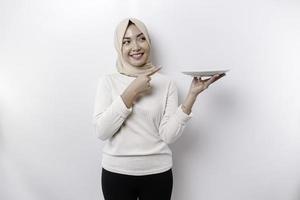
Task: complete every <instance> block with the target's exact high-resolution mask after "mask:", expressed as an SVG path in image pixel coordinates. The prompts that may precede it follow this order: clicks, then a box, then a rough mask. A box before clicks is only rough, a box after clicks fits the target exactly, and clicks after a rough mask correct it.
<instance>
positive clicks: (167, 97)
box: [93, 18, 224, 200]
mask: <svg viewBox="0 0 300 200" xmlns="http://www.w3.org/2000/svg"><path fill="white" fill-rule="evenodd" d="M150 45H151V41H150V38H149V35H148V32H147V29H146V27H145V25H144V24H143V23H142V22H141V21H139V20H137V19H135V18H126V19H124V20H123V21H121V22H120V23H119V25H118V26H117V28H116V31H115V48H116V50H117V52H118V59H117V64H116V65H117V70H118V72H117V73H112V74H108V75H104V76H102V77H101V78H100V79H99V84H98V89H97V95H96V101H95V112H94V119H93V120H94V124H95V127H96V132H97V135H98V138H99V139H101V140H103V141H105V142H106V143H105V145H104V147H103V154H102V177H101V181H102V191H103V195H104V198H105V199H106V200H136V199H137V198H139V200H153V199H155V200H169V199H171V194H172V187H173V175H172V152H171V150H170V148H169V147H168V144H170V143H173V142H175V141H176V140H177V139H178V138H179V137H180V136H181V134H182V132H183V129H184V127H185V125H186V123H187V122H188V121H189V119H190V118H191V117H192V115H193V114H192V112H191V110H192V106H193V104H194V102H195V100H196V98H197V96H198V95H199V94H200V93H201V92H202V91H203V90H205V89H206V88H207V87H208V86H209V85H210V84H211V83H213V82H214V81H216V80H218V79H219V78H221V77H222V76H224V74H221V75H215V76H213V77H211V78H209V79H207V80H201V79H197V78H196V77H195V78H194V79H193V80H192V83H191V86H190V88H189V92H188V95H187V97H186V98H185V100H184V102H183V103H182V104H180V106H178V94H177V87H176V85H175V82H174V81H172V80H170V79H168V78H167V77H166V76H165V75H163V74H160V73H159V72H158V71H159V69H160V68H158V67H156V66H154V65H153V64H152V63H151V62H150V48H151V46H150Z"/></svg>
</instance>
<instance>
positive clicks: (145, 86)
mask: <svg viewBox="0 0 300 200" xmlns="http://www.w3.org/2000/svg"><path fill="white" fill-rule="evenodd" d="M160 69H161V67H159V68H156V69H154V70H153V71H151V72H149V73H147V74H143V75H139V76H137V78H136V79H134V81H132V82H131V83H130V84H129V86H128V87H127V88H126V90H125V91H124V93H123V94H122V97H123V100H124V102H125V104H126V105H127V107H131V106H132V104H133V102H134V101H135V100H136V99H138V98H139V97H140V96H142V95H143V94H144V93H147V92H149V91H150V90H151V85H150V80H151V77H150V76H151V75H153V74H155V73H156V72H157V71H159V70H160Z"/></svg>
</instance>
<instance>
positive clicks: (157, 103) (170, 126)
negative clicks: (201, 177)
mask: <svg viewBox="0 0 300 200" xmlns="http://www.w3.org/2000/svg"><path fill="white" fill-rule="evenodd" d="M134 79H135V77H130V76H126V75H123V74H120V73H112V74H107V75H103V76H101V77H100V78H99V83H98V88H97V94H96V98H95V110H94V115H93V124H94V125H95V128H96V133H97V136H98V138H99V139H101V140H103V141H105V145H104V147H103V153H102V167H103V168H104V169H106V170H109V171H112V172H116V173H121V174H128V175H147V174H155V173H160V172H164V171H166V170H168V169H170V168H171V167H172V164H173V162H172V152H171V150H170V148H169V147H168V144H170V143H173V142H175V141H176V140H177V139H178V138H179V137H180V136H181V134H182V132H183V130H184V127H185V125H186V123H187V122H188V120H189V119H190V118H192V115H193V113H190V114H189V115H187V114H186V113H184V112H183V111H182V108H181V105H180V106H178V94H177V87H176V85H175V82H174V81H172V80H170V79H168V78H167V77H166V76H165V75H162V74H160V73H159V72H157V73H155V74H154V75H152V76H151V81H150V84H151V86H152V92H151V94H148V95H146V96H143V97H141V98H140V100H139V101H138V102H136V103H135V104H134V105H133V107H131V108H127V107H126V105H125V104H124V102H123V100H122V98H121V94H122V93H123V91H124V90H125V89H126V88H127V86H128V85H129V84H130V83H131V82H132V81H133V80H134Z"/></svg>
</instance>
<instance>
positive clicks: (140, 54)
mask: <svg viewBox="0 0 300 200" xmlns="http://www.w3.org/2000/svg"><path fill="white" fill-rule="evenodd" d="M143 55H144V53H138V54H132V55H130V57H132V58H134V59H136V60H138V59H140V58H141V57H142V56H143Z"/></svg>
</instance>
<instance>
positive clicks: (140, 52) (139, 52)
mask: <svg viewBox="0 0 300 200" xmlns="http://www.w3.org/2000/svg"><path fill="white" fill-rule="evenodd" d="M138 54H142V55H143V54H144V52H139V53H133V54H129V55H130V56H133V55H138Z"/></svg>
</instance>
